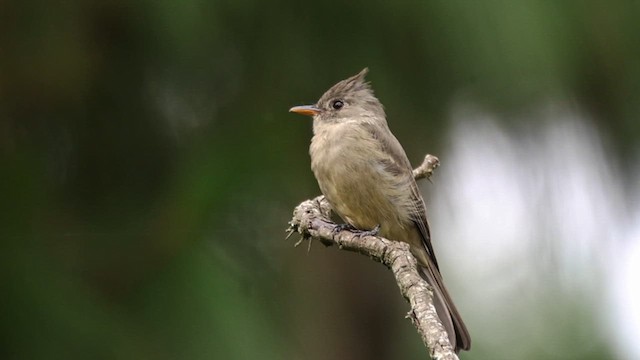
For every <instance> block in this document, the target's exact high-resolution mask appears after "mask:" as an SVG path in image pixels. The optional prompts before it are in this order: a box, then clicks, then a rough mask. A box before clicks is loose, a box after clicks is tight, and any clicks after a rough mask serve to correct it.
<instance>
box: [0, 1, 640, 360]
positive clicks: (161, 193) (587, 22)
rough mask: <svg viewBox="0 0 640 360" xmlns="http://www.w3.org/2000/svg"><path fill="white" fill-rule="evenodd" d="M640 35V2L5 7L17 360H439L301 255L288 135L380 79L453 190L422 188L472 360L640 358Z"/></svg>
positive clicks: (302, 173) (11, 342) (368, 274)
mask: <svg viewBox="0 0 640 360" xmlns="http://www.w3.org/2000/svg"><path fill="white" fill-rule="evenodd" d="M639 19H640V2H638V1H635V0H627V1H625V0H615V1H607V2H604V1H595V0H584V1H577V0H576V1H550V0H523V1H496V0H491V1H461V0H449V1H408V2H383V1H368V2H339V1H333V0H327V1H320V2H308V3H301V2H296V1H287V0H283V1H256V0H239V1H202V0H183V1H122V0H120V1H119V0H111V1H109V0H105V1H87V0H82V1H80V0H67V1H21V2H20V1H10V0H9V1H6V0H5V1H0V151H1V157H0V179H1V180H0V183H1V184H2V186H1V187H0V196H1V200H0V204H1V205H0V209H1V213H2V215H1V216H0V219H1V223H0V235H1V236H2V239H1V241H2V243H1V247H0V276H1V280H2V281H1V285H0V298H1V299H2V300H1V303H2V306H1V309H0V314H1V316H2V317H1V322H0V326H1V329H2V345H1V346H0V356H1V357H2V358H4V359H72V358H78V359H134V358H135V359H400V358H408V359H418V358H425V357H426V353H425V350H424V349H423V347H422V344H421V342H420V339H419V337H418V336H417V335H416V334H415V331H414V330H413V327H412V326H411V324H410V323H409V321H408V320H406V319H404V315H405V313H406V311H407V305H406V304H405V303H404V300H403V299H402V298H401V297H400V295H399V293H398V291H397V289H396V287H395V284H394V283H393V282H392V277H391V275H390V274H388V272H387V271H386V269H384V268H383V267H382V266H380V265H379V264H375V263H373V262H371V261H370V260H369V259H365V258H362V257H361V256H357V255H354V254H350V253H344V252H340V251H337V250H335V249H324V248H323V247H322V246H319V244H315V245H314V247H313V248H312V250H311V252H310V253H309V254H307V252H306V250H305V249H303V248H293V247H292V245H293V242H294V240H289V241H285V240H284V231H283V230H284V228H285V227H286V225H287V221H288V220H289V219H290V216H291V212H292V210H293V208H294V206H295V205H297V204H298V203H299V202H301V201H302V200H305V199H307V198H311V197H314V196H316V195H317V194H319V190H318V188H317V185H316V183H315V180H314V178H313V176H312V174H311V172H310V170H309V158H308V155H307V149H308V143H309V140H310V137H311V122H310V120H309V119H306V118H303V117H299V116H294V115H292V114H289V113H287V110H288V109H289V108H290V107H291V106H293V105H299V104H305V103H313V102H315V100H316V99H317V98H318V97H319V96H320V95H321V94H322V93H323V92H324V90H326V89H327V88H328V87H330V86H331V85H333V84H334V83H335V82H337V81H338V80H340V79H343V78H345V77H347V76H350V75H352V74H355V73H356V72H358V71H359V70H361V69H362V68H363V67H365V66H368V67H369V68H370V74H369V76H368V79H369V80H370V81H372V84H373V87H374V89H375V90H376V94H377V95H378V97H379V98H380V99H381V100H382V102H383V103H384V104H385V107H386V109H387V115H388V116H389V122H390V126H391V128H392V129H393V131H394V133H395V134H396V136H397V137H398V138H399V139H400V141H401V142H402V143H403V145H404V146H405V149H406V151H407V154H408V156H409V158H410V159H411V161H412V162H413V163H414V164H417V163H419V162H420V161H421V159H422V156H423V155H424V154H425V153H432V154H436V155H438V156H439V157H440V160H441V162H442V164H443V167H442V170H440V172H439V173H438V174H437V175H436V177H435V179H434V184H433V185H428V184H421V186H422V187H423V188H422V190H423V193H424V195H425V199H426V200H427V202H428V208H429V212H430V214H431V215H432V219H431V222H432V224H431V225H432V227H433V228H434V233H435V234H436V236H435V241H436V244H435V246H436V249H438V252H439V257H440V258H441V259H440V263H444V264H445V265H444V273H445V274H444V275H445V278H446V279H447V283H448V284H450V285H449V286H450V287H451V290H452V292H453V295H454V299H456V301H457V302H458V303H459V307H460V308H461V312H462V314H463V315H464V316H465V319H466V321H467V322H468V325H469V328H470V330H471V333H472V337H473V341H474V342H473V347H472V351H471V352H470V353H465V354H463V355H462V357H463V358H464V359H514V358H517V359H541V358H544V359H573V358H576V359H577V358H580V359H614V358H622V359H633V358H636V357H635V356H640V355H638V354H640V351H639V350H638V349H637V348H635V350H634V345H633V341H626V340H624V339H625V338H624V336H628V339H634V338H635V339H637V334H638V333H637V331H638V327H639V325H638V321H640V320H638V319H637V317H636V322H632V320H633V317H631V316H625V314H627V313H625V312H624V311H623V312H622V315H620V314H618V315H619V316H618V315H616V309H621V308H622V309H624V306H625V305H624V304H623V303H620V302H619V301H618V299H620V298H631V297H630V296H631V295H629V296H627V295H625V294H626V293H625V291H626V290H627V288H628V286H627V285H628V284H632V283H634V281H633V280H637V278H636V277H634V276H635V275H636V274H637V273H636V272H635V271H634V270H633V269H632V270H629V271H627V270H628V269H627V268H626V267H624V264H626V263H625V262H624V261H623V257H622V256H618V255H619V254H624V253H627V252H628V251H627V250H628V249H632V248H633V246H635V245H636V244H637V243H638V241H637V240H638V238H640V231H636V230H634V229H637V223H638V221H637V220H638V218H639V217H640V211H639V209H640V206H639V205H638V202H639V200H640V196H639V194H640V191H639V190H640V186H638V184H639V183H638V179H640V176H639V174H640V168H639V167H638V159H639V158H640V156H639V155H640V151H639V147H638V140H639V139H640V118H639V117H640V41H639V40H640V39H639V34H640V21H639ZM549 104H551V105H549ZM539 109H542V110H539ZM567 113H569V116H567ZM567 117H568V118H570V120H567ZM563 124H570V125H568V127H563ZM571 124H573V125H571ZM576 124H577V125H576ZM558 129H560V130H558ZM575 129H578V130H576V131H574V130H575ZM581 129H582V130H581ZM585 129H586V130H585ZM573 136H575V137H576V138H575V139H574V140H575V141H574V140H571V139H573ZM545 139H546V140H545ZM549 139H551V140H549ZM547 140H548V141H547ZM576 144H579V145H576ZM580 144H581V145H580ZM479 149H480V150H479ZM482 149H484V150H482ZM585 149H586V150H585ZM481 150H482V151H481ZM562 154H573V155H575V156H573V155H572V156H563V155H562ZM594 154H595V156H592V155H594ZM474 156H476V157H475V158H474ZM478 156H480V157H478ZM503 156H507V157H510V158H507V159H503ZM529 160H531V163H529ZM553 161H556V162H555V167H548V165H549V163H551V162H553ZM465 164H466V165H465ZM491 164H493V165H495V166H493V165H491ZM467 165H468V166H467ZM480 165H481V166H480ZM490 165H491V166H490ZM474 166H475V167H474ZM565 169H575V171H573V170H572V171H569V172H568V174H567V176H564V172H563V171H564V170H565ZM580 169H587V170H588V171H586V172H581V170H580ZM559 173H560V174H563V175H562V176H560V177H559V178H558V177H557V176H556V175H557V174H559ZM576 173H579V174H586V175H585V176H580V177H578V179H582V180H584V181H582V180H580V181H578V180H575V179H576V178H573V177H571V176H572V174H576ZM554 174H556V175H554ZM554 176H556V177H554ZM509 179H510V182H509V183H505V185H502V184H503V182H504V181H506V180H509ZM571 179H573V180H571ZM593 179H595V180H597V181H594V182H592V180H593ZM538 180H539V181H538ZM567 181H568V182H567ZM485 182H486V183H485ZM509 184H510V185H509ZM509 186H512V187H509ZM514 186H515V187H514ZM463 188H464V189H467V190H468V193H466V192H464V191H463V190H462V189H463ZM507 188H509V189H512V188H515V189H519V190H518V191H517V192H516V193H514V194H515V195H513V196H512V193H511V192H509V191H506V189H507ZM532 189H533V190H535V191H530V190H532ZM541 189H542V190H541ZM544 189H550V190H548V191H547V190H544ZM566 189H573V192H569V193H571V194H574V195H573V197H570V198H568V199H567V200H566V201H564V200H563V201H561V202H560V204H559V205H558V201H555V200H557V199H559V197H560V196H561V195H563V194H566V193H567V191H565V190H566ZM467 190H465V191H467ZM478 193H483V194H484V195H486V196H485V197H477V195H478ZM531 194H538V195H539V196H531ZM540 194H541V195H540ZM594 194H596V195H597V196H595V195H594ZM594 196H595V197H594ZM494 203H498V204H503V205H504V207H503V208H497V209H496V208H493V207H491V206H492V204H494ZM518 204H521V205H523V204H524V205H523V206H520V207H518V206H519V205H518ZM553 204H556V205H558V206H559V207H554V206H555V205H553ZM570 205H575V207H576V209H583V210H584V209H587V216H586V218H583V217H581V215H580V214H582V213H580V212H579V211H574V210H571V209H573V208H571V207H569V208H565V207H562V206H570ZM474 206H479V207H478V208H477V211H476V212H472V213H464V212H463V211H469V209H474ZM513 209H520V210H518V211H519V212H518V211H514V210H513ZM554 209H565V211H554ZM566 209H569V210H566ZM594 209H597V210H594ZM514 213H516V214H519V213H521V215H522V216H521V217H519V218H518V222H513V223H512V222H511V220H513V218H512V217H511V216H510V215H513V214H514ZM476 215H481V216H480V217H474V216H476ZM594 219H595V220H594ZM585 224H591V225H590V226H591V227H589V226H587V227H586V228H587V229H592V228H594V229H595V230H594V231H588V232H586V233H576V232H575V231H574V230H573V229H581V230H580V231H584V229H585V226H586V225H585ZM593 224H596V225H597V226H596V227H593ZM482 226H485V227H486V231H485V229H480V228H479V227H482ZM565 226H567V227H565ZM569 226H574V227H569ZM465 229H467V230H465ZM492 229H496V230H497V232H493V231H492ZM505 229H507V230H509V229H511V230H509V231H507V230H505ZM540 229H542V230H540ZM558 229H565V230H566V231H565V230H563V231H556V230H558ZM603 229H604V230H606V231H605V233H604V234H601V233H600V232H598V231H602V230H603ZM534 230H535V231H534ZM500 231H503V232H500ZM504 231H506V232H504ZM496 234H497V235H500V234H502V238H504V239H510V241H512V242H511V243H509V244H510V245H509V246H504V244H505V243H500V242H493V241H494V240H495V239H496V236H497V235H496ZM634 234H635V235H634ZM494 235H496V236H494ZM601 235H602V236H601ZM575 237H579V238H580V239H587V240H585V241H584V242H578V243H574V242H570V241H571V240H568V239H572V238H575ZM573 240H575V239H573ZM592 240H593V241H592ZM446 243H448V244H450V245H448V247H447V245H446ZM566 244H572V245H566ZM565 245H566V246H565ZM514 254H517V255H514ZM585 254H586V255H585ZM576 257H578V258H579V261H577V262H576V261H572V260H569V259H574V260H575V258H576ZM474 259H475V260H474ZM524 259H528V260H524ZM458 264H460V266H458ZM496 264H498V265H496ZM566 264H573V265H566ZM618 265H620V266H621V267H620V271H617V270H613V269H616V268H617V266H618ZM541 268H542V269H543V270H540V269H541ZM625 269H626V270H625ZM514 274H515V275H514ZM518 274H519V275H518ZM616 274H618V275H616ZM619 274H627V278H625V277H623V276H622V275H619ZM612 279H623V280H620V282H616V281H614V280H612ZM625 279H627V280H629V279H630V280H629V281H627V280H625ZM616 294H619V295H616ZM620 294H621V295H620ZM496 299H499V300H500V301H501V302H496V301H497V300H496ZM635 299H638V298H637V297H636V298H635ZM638 301H640V299H638ZM634 309H635V310H633V311H636V314H637V313H640V310H637V308H634ZM630 311H631V310H630ZM638 317H640V315H638ZM626 320H628V321H629V323H627V324H626V325H622V322H624V321H626ZM630 334H631V335H630ZM635 346H637V345H635ZM634 351H635V352H634Z"/></svg>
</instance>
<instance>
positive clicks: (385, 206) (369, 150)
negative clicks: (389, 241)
mask: <svg viewBox="0 0 640 360" xmlns="http://www.w3.org/2000/svg"><path fill="white" fill-rule="evenodd" d="M309 152H310V155H311V168H312V170H313V172H314V174H315V177H316V179H317V180H318V185H319V186H320V190H321V191H322V193H323V194H324V195H325V196H326V198H327V199H328V200H329V202H330V203H331V205H332V207H333V209H334V211H335V212H336V213H337V214H338V215H340V217H342V218H343V219H344V220H345V221H347V222H349V223H350V224H352V225H354V226H355V227H357V228H359V229H363V230H364V229H372V228H374V227H375V226H376V225H380V226H381V229H382V235H383V236H384V235H385V233H389V232H390V231H391V232H395V231H398V230H400V229H398V227H405V226H407V224H409V223H410V214H409V211H410V207H411V191H410V187H409V186H410V185H409V183H408V180H407V176H406V174H398V173H394V172H390V171H388V169H387V168H386V167H385V165H384V164H385V161H386V160H387V159H388V154H385V153H384V151H383V149H382V147H381V145H380V143H379V142H378V141H377V140H376V139H375V138H373V137H372V136H371V135H370V133H369V132H367V131H366V129H358V128H357V127H356V128H354V127H347V126H339V125H335V128H333V129H329V130H326V131H319V132H317V133H316V134H315V136H314V137H313V139H312V142H311V147H310V151H309Z"/></svg>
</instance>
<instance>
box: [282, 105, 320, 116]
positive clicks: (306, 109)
mask: <svg viewBox="0 0 640 360" xmlns="http://www.w3.org/2000/svg"><path fill="white" fill-rule="evenodd" d="M289 112H293V113H296V114H300V115H307V116H314V115H318V114H320V109H318V108H317V107H315V106H314V105H304V106H294V107H292V108H291V109H289Z"/></svg>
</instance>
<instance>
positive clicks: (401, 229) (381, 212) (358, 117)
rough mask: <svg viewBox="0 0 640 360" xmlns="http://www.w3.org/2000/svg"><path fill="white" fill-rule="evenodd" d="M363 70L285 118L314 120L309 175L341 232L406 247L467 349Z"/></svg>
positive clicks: (402, 160) (422, 212) (406, 166)
mask: <svg viewBox="0 0 640 360" xmlns="http://www.w3.org/2000/svg"><path fill="white" fill-rule="evenodd" d="M368 71H369V70H368V68H364V69H363V70H362V71H360V72H359V73H358V74H356V75H353V76H351V77H349V78H347V79H344V80H342V81H339V82H338V83H336V84H335V85H333V86H332V87H331V88H329V90H327V91H326V92H325V93H324V94H323V95H322V96H321V97H320V99H319V100H318V101H317V102H316V103H315V104H314V105H302V106H294V107H292V108H291V109H289V111H290V112H293V113H297V114H301V115H307V116H311V117H313V137H312V139H311V145H310V146H309V154H310V157H311V169H312V171H313V173H314V175H315V178H316V180H317V182H318V186H319V187H320V190H321V191H322V194H323V195H324V196H325V198H326V199H327V201H328V202H329V204H330V205H331V207H332V208H333V211H334V212H335V213H337V215H338V216H340V218H342V220H344V221H345V222H346V224H344V225H345V226H346V227H347V228H350V229H352V230H355V231H360V232H365V233H367V234H378V235H380V236H382V237H385V238H387V239H390V240H396V241H403V242H406V243H408V244H409V245H410V249H411V253H412V254H413V255H414V256H415V257H416V259H417V262H418V265H419V270H420V273H421V276H422V277H423V278H424V279H425V280H426V281H427V283H429V284H430V285H431V287H432V288H433V290H434V305H435V308H436V313H437V314H438V317H439V318H440V321H441V323H442V324H443V326H444V328H445V330H446V331H447V335H448V336H449V341H450V343H451V345H452V347H453V348H454V350H455V352H456V353H459V352H460V350H469V349H470V347H471V337H470V335H469V332H468V331H467V327H466V325H465V323H464V322H463V320H462V317H461V316H460V313H459V312H458V310H457V308H456V306H455V305H454V303H453V300H452V299H451V296H450V295H449V292H448V291H447V289H446V287H445V285H444V282H443V279H442V275H441V273H440V268H439V266H438V261H437V260H436V255H435V253H434V250H433V246H432V244H431V233H430V230H429V223H428V221H427V211H426V206H425V202H424V200H423V198H422V195H421V194H420V191H419V189H418V186H417V184H416V182H415V179H414V177H413V172H412V167H411V163H410V162H409V159H408V157H407V155H406V153H405V151H404V149H403V147H402V145H401V144H400V142H399V141H398V140H397V139H396V137H395V136H394V135H393V133H391V130H390V129H389V126H388V124H387V120H386V114H385V110H384V107H383V105H382V104H381V103H380V101H379V100H378V98H377V97H376V96H375V94H374V92H373V89H372V88H371V85H370V83H369V82H367V81H366V79H365V76H366V75H367V73H368Z"/></svg>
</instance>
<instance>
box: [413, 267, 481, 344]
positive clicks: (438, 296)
mask: <svg viewBox="0 0 640 360" xmlns="http://www.w3.org/2000/svg"><path fill="white" fill-rule="evenodd" d="M429 262H430V263H429V264H428V265H427V266H426V267H424V266H420V272H421V275H422V277H423V278H424V279H425V281H427V282H428V283H429V285H431V286H432V287H433V303H434V306H435V308H436V312H437V313H438V317H440V321H441V322H442V325H443V326H444V328H445V330H446V331H447V334H448V335H449V341H450V342H451V345H452V346H453V348H454V350H455V352H456V354H457V353H458V352H460V350H469V348H470V347H471V337H470V336H469V332H468V331H467V327H466V326H465V324H464V322H463V321H462V317H461V316H460V313H458V309H456V306H455V305H454V303H453V301H452V300H451V296H450V295H449V292H448V291H447V288H445V287H444V282H443V281H442V275H440V271H439V270H438V269H437V267H436V266H435V264H433V263H432V262H431V261H429Z"/></svg>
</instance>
